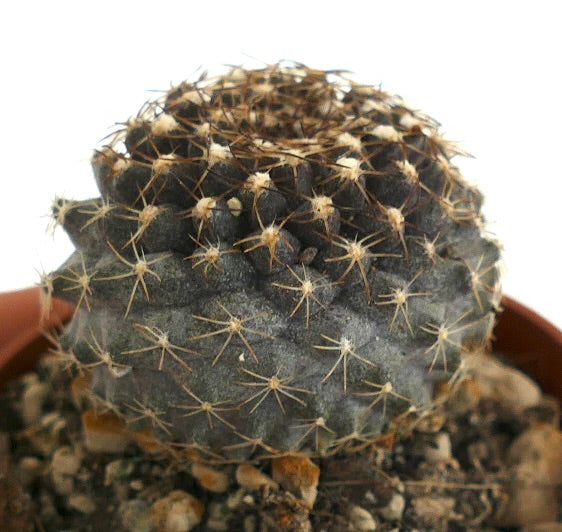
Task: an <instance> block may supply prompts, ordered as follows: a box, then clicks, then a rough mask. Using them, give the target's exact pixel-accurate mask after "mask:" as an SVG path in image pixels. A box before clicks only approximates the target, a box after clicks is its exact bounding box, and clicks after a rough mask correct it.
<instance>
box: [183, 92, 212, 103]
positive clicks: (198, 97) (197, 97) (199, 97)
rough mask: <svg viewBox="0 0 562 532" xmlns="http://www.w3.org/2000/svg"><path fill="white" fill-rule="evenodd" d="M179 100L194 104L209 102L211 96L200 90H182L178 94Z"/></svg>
mask: <svg viewBox="0 0 562 532" xmlns="http://www.w3.org/2000/svg"><path fill="white" fill-rule="evenodd" d="M180 100H181V101H183V102H191V103H194V104H195V105H201V104H202V103H209V102H210V101H211V96H210V95H209V94H207V93H205V92H203V91H201V90H192V91H187V92H184V93H183V94H182V95H181V96H180Z"/></svg>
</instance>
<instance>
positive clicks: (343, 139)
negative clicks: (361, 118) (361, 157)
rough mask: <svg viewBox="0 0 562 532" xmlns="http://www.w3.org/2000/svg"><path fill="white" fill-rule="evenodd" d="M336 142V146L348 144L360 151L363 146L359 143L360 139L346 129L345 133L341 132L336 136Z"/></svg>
mask: <svg viewBox="0 0 562 532" xmlns="http://www.w3.org/2000/svg"><path fill="white" fill-rule="evenodd" d="M336 144H337V145H338V146H349V147H350V148H353V149H354V150H355V151H361V148H362V147H363V145H362V143H361V139H359V138H357V137H354V136H353V135H352V134H351V133H348V132H347V131H346V132H345V133H341V134H340V135H338V136H337V137H336Z"/></svg>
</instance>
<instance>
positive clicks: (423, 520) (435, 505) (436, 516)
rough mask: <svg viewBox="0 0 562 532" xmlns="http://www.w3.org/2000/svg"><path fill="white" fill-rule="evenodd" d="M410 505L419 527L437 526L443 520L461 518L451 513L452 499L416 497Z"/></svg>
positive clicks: (452, 507) (453, 500)
mask: <svg viewBox="0 0 562 532" xmlns="http://www.w3.org/2000/svg"><path fill="white" fill-rule="evenodd" d="M411 504H412V508H413V509H414V513H415V514H416V516H417V518H418V520H419V524H420V525H424V526H437V525H439V524H441V523H442V521H443V520H444V519H450V518H452V517H462V516H457V514H455V512H454V511H453V510H454V508H455V499H453V498H452V497H438V498H432V497H416V498H414V499H412V502H411Z"/></svg>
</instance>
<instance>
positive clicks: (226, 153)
mask: <svg viewBox="0 0 562 532" xmlns="http://www.w3.org/2000/svg"><path fill="white" fill-rule="evenodd" d="M207 152H208V156H207V157H208V160H209V166H213V165H214V164H216V163H218V162H225V161H228V160H229V159H232V152H231V151H230V147H229V146H222V145H220V144H217V143H216V142H211V145H210V146H209V148H208V150H207Z"/></svg>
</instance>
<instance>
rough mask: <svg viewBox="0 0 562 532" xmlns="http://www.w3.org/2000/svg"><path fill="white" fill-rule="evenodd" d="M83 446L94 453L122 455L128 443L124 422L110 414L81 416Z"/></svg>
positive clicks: (92, 413) (86, 414)
mask: <svg viewBox="0 0 562 532" xmlns="http://www.w3.org/2000/svg"><path fill="white" fill-rule="evenodd" d="M82 428H83V431H84V445H85V446H86V448H87V449H88V450H89V451H92V452H94V453H122V452H123V451H124V450H125V448H126V447H127V445H128V443H129V437H128V435H127V431H126V425H125V422H124V421H123V420H122V419H120V418H118V417H117V416H116V415H114V414H111V413H106V414H96V412H94V411H93V410H87V411H86V412H84V413H83V414H82Z"/></svg>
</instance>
